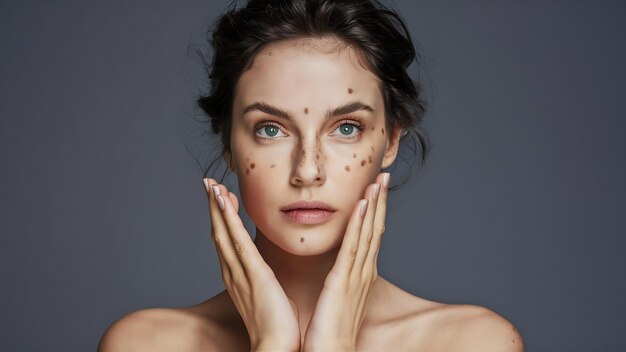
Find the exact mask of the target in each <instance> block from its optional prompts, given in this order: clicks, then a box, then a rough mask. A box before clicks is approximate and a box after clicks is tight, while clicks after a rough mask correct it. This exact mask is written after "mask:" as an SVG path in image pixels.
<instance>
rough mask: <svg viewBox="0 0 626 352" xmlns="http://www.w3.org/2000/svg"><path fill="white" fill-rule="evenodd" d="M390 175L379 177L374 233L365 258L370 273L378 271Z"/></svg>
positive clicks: (385, 174)
mask: <svg viewBox="0 0 626 352" xmlns="http://www.w3.org/2000/svg"><path fill="white" fill-rule="evenodd" d="M390 179H391V175H390V174H389V173H384V174H383V176H382V177H381V187H380V194H379V195H378V205H377V207H376V217H375V218H374V231H373V233H372V236H373V237H372V240H371V244H370V248H369V250H368V252H367V258H365V266H366V267H367V266H371V267H369V268H367V270H369V271H370V272H372V271H376V272H377V271H378V251H379V249H380V241H381V239H382V236H383V234H384V233H385V221H386V216H387V196H388V194H389V181H390Z"/></svg>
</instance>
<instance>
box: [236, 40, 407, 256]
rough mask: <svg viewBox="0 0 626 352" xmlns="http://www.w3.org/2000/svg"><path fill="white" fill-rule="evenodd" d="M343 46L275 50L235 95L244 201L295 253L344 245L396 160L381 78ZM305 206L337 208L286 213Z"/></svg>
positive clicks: (266, 52)
mask: <svg viewBox="0 0 626 352" xmlns="http://www.w3.org/2000/svg"><path fill="white" fill-rule="evenodd" d="M342 44H343V42H341V41H338V40H337V39H334V38H328V39H312V38H306V39H291V40H286V41H281V42H275V43H272V44H269V45H267V46H266V47H264V48H263V49H262V50H261V51H260V52H259V53H258V54H257V55H256V57H255V59H254V62H253V64H252V66H251V68H250V69H248V70H247V71H245V72H244V73H243V74H242V75H241V77H240V79H239V81H238V83H237V87H236V89H235V96H234V103H233V115H232V131H231V144H230V149H231V153H232V166H233V167H234V171H235V172H236V174H237V177H238V180H239V190H240V193H241V199H242V202H243V205H244V206H245V208H246V211H247V212H248V214H249V215H250V217H251V219H252V221H253V222H254V223H255V225H256V226H257V228H258V230H259V231H260V232H261V233H262V234H263V235H264V236H265V237H267V238H268V239H269V240H270V241H272V242H273V243H274V244H276V245H277V246H279V247H280V248H282V249H283V250H285V251H287V252H289V253H292V254H296V255H316V254H322V253H325V252H327V251H329V250H331V249H333V248H335V247H337V246H338V245H339V244H340V243H341V240H342V238H343V235H344V230H345V228H346V226H347V224H348V220H349V218H350V215H351V213H352V211H353V209H354V207H355V206H356V202H357V201H358V200H359V199H361V198H364V191H365V189H366V188H367V186H368V185H369V184H371V183H373V182H375V179H376V176H377V175H378V174H379V173H380V171H381V168H386V167H388V166H389V165H391V163H392V162H393V161H394V160H395V157H396V152H397V142H398V141H397V138H392V139H391V140H390V139H389V138H388V136H390V132H391V131H388V130H387V127H386V126H385V115H384V104H383V98H382V93H381V90H380V80H379V79H378V78H377V77H376V76H375V75H374V74H373V73H372V72H370V71H368V70H367V69H365V68H363V67H362V66H361V64H360V63H359V60H358V58H357V56H356V53H355V52H354V51H353V49H351V48H349V47H345V46H342V47H339V46H338V45H342ZM395 132H396V133H393V134H392V136H397V135H398V133H397V131H395ZM297 201H307V202H308V201H320V202H324V203H326V204H328V205H329V206H330V207H332V208H334V209H335V211H334V212H325V213H324V212H320V211H317V212H316V211H310V212H308V213H307V212H297V211H296V212H284V211H282V210H281V209H283V208H285V207H287V206H289V205H290V204H292V203H294V202H297ZM288 214H291V217H290V216H288ZM324 214H325V215H330V216H321V217H320V215H324ZM298 215H299V216H301V217H300V220H297V219H296V218H297V217H298ZM303 219H304V220H303ZM306 219H308V220H309V221H308V222H309V223H307V221H306ZM310 222H315V223H310Z"/></svg>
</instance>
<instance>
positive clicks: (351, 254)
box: [350, 248, 357, 259]
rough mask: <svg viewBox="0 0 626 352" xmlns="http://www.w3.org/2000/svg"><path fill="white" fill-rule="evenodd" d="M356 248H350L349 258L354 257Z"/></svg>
mask: <svg viewBox="0 0 626 352" xmlns="http://www.w3.org/2000/svg"><path fill="white" fill-rule="evenodd" d="M356 252H357V250H356V248H352V249H350V259H355V258H356Z"/></svg>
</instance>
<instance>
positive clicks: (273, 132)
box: [256, 122, 282, 139]
mask: <svg viewBox="0 0 626 352" xmlns="http://www.w3.org/2000/svg"><path fill="white" fill-rule="evenodd" d="M263 133H265V135H263ZM279 133H282V131H281V130H280V128H279V127H278V126H277V125H274V124H270V123H268V122H266V123H265V124H264V125H260V126H257V128H256V134H257V136H259V137H261V138H267V139H272V138H275V137H276V136H277V135H278V134H279Z"/></svg>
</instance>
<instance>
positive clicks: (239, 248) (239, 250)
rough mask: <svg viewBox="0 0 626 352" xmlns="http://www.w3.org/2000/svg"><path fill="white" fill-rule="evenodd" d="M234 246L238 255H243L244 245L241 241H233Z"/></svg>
mask: <svg viewBox="0 0 626 352" xmlns="http://www.w3.org/2000/svg"><path fill="white" fill-rule="evenodd" d="M233 246H234V247H235V252H237V255H239V256H240V257H241V255H242V254H243V246H242V245H241V243H239V242H235V243H233Z"/></svg>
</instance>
